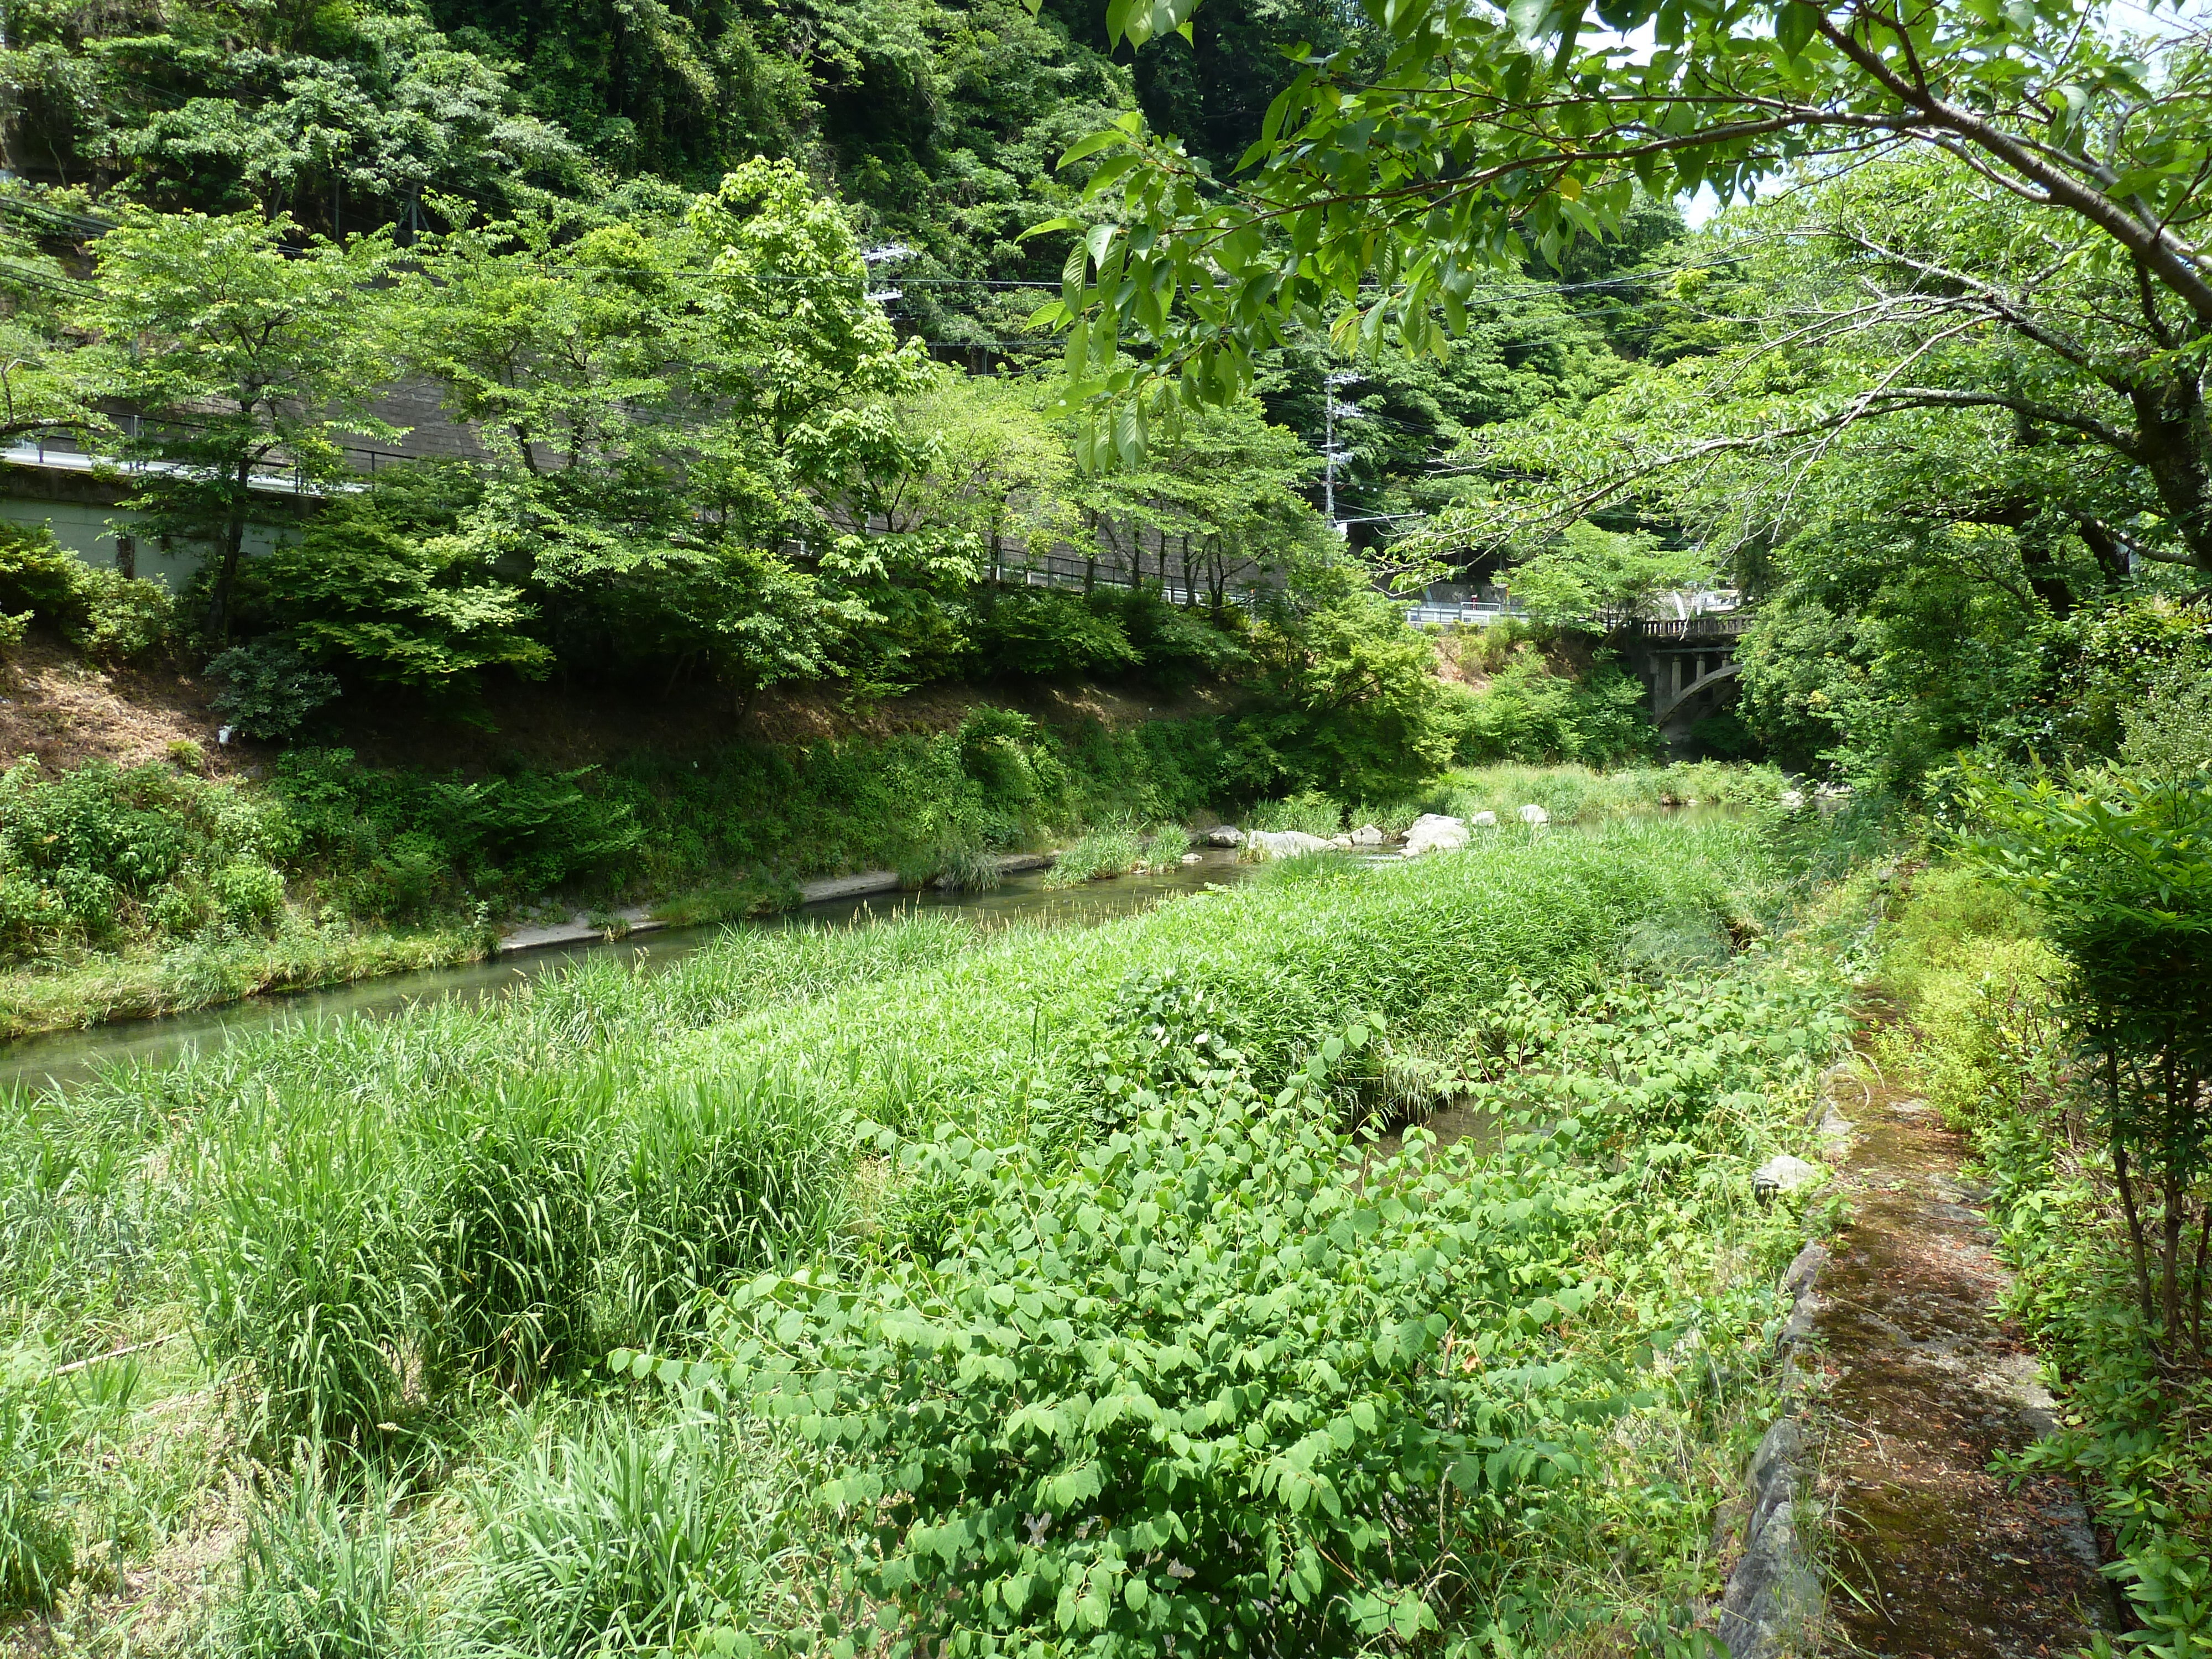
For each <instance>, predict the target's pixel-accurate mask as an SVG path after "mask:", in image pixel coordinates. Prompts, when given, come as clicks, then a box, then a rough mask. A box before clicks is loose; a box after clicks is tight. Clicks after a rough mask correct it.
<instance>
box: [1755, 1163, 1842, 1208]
mask: <svg viewBox="0 0 2212 1659" xmlns="http://www.w3.org/2000/svg"><path fill="white" fill-rule="evenodd" d="M1827 1178H1828V1172H1827V1171H1826V1170H1824V1169H1822V1168H1821V1167H1820V1165H1819V1164H1808V1163H1807V1162H1806V1161H1805V1160H1804V1159H1803V1158H1792V1157H1790V1154H1789V1153H1787V1152H1784V1153H1781V1154H1780V1155H1778V1156H1777V1157H1774V1158H1768V1159H1767V1160H1766V1162H1765V1163H1764V1164H1760V1165H1759V1168H1758V1169H1756V1170H1753V1171H1752V1176H1751V1190H1752V1191H1753V1193H1755V1194H1758V1197H1759V1202H1760V1203H1762V1204H1764V1203H1765V1202H1766V1200H1769V1199H1770V1198H1772V1197H1773V1196H1774V1195H1775V1194H1777V1193H1784V1194H1789V1193H1794V1192H1796V1190H1797V1189H1798V1188H1801V1187H1813V1186H1817V1185H1819V1184H1820V1182H1823V1181H1826V1179H1827Z"/></svg>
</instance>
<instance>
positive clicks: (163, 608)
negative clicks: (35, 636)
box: [0, 523, 175, 662]
mask: <svg viewBox="0 0 2212 1659" xmlns="http://www.w3.org/2000/svg"><path fill="white" fill-rule="evenodd" d="M0 612H6V613H11V614H12V615H15V616H20V615H23V614H28V615H29V616H32V617H35V618H36V619H37V620H39V621H40V622H42V623H46V625H47V626H48V627H50V628H52V629H55V630H56V631H57V632H58V633H59V634H60V635H62V637H63V638H64V639H65V640H67V641H70V644H72V645H74V646H76V647H77V648H78V649H80V650H82V651H83V652H84V653H86V654H87V655H88V656H91V657H94V658H97V659H100V660H101V661H103V662H125V661H128V660H130V659H131V658H133V657H139V656H143V655H144V654H146V653H148V652H149V651H152V650H153V649H155V647H158V646H160V645H161V644H162V643H164V642H165V641H167V638H168V635H169V629H170V627H171V625H172V623H173V621H174V617H175V606H174V605H173V603H172V602H171V600H170V599H169V595H168V593H167V590H165V589H164V588H162V587H161V585H160V584H158V583H156V582H149V581H140V580H137V579H136V578H134V577H130V576H125V575H124V574H122V573H121V572H119V571H117V570H113V569H110V568H106V567H105V566H100V565H91V564H87V563H85V562H83V561H82V559H79V558H78V557H77V556H76V555H75V554H73V553H70V552H69V551H68V550H65V549H64V548H63V547H61V546H60V545H59V544H57V543H56V542H55V540H54V537H53V532H52V531H51V530H48V529H46V527H44V526H40V527H39V528H37V529H31V528H28V527H27V526H22V525H15V524H7V523H0ZM17 636H18V638H20V637H21V630H20V629H18V630H17Z"/></svg>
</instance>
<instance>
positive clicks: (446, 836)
mask: <svg viewBox="0 0 2212 1659" xmlns="http://www.w3.org/2000/svg"><path fill="white" fill-rule="evenodd" d="M586 780H590V781H592V782H593V783H597V782H598V781H599V779H598V777H597V775H596V772H595V769H592V768H590V767H583V768H580V769H575V770H573V771H568V772H538V771H533V770H530V769H525V768H520V767H518V768H514V769H511V770H509V771H507V772H504V773H497V774H494V775H491V776H489V777H484V778H478V779H475V780H473V781H471V780H467V779H464V778H462V777H460V776H459V775H449V776H447V777H444V778H439V777H434V776H430V775H426V774H423V773H420V772H398V771H393V772H380V771H373V770H370V769H367V768H364V767H361V766H358V765H356V763H355V762H354V756H353V751H352V750H347V749H326V750H318V749H303V750H292V751H290V752H289V753H288V754H286V755H285V756H283V757H282V759H280V760H279V761H278V763H277V770H276V793H278V795H279V796H280V797H281V798H282V799H283V800H284V801H285V802H286V803H287V805H289V808H290V811H291V814H292V817H293V818H294V819H295V821H296V823H298V824H299V826H300V832H301V837H302V840H303V842H304V846H305V849H306V851H307V854H308V855H309V857H310V859H311V860H313V862H314V864H315V865H316V866H318V867H319V869H320V870H321V872H323V873H324V874H325V877H326V878H328V879H329V880H330V882H331V884H332V886H333V888H334V889H335V890H336V892H337V895H338V896H340V897H341V898H342V900H343V902H344V903H345V904H346V906H347V908H349V909H351V910H353V911H355V912H356V914H362V915H380V916H387V917H406V916H410V915H419V914H420V913H421V912H422V910H423V909H424V908H428V906H429V905H430V904H431V903H432V902H435V900H436V899H439V898H441V897H445V896H449V895H453V894H457V893H458V891H459V890H461V889H465V890H468V891H471V892H472V893H475V894H477V895H479V896H483V897H487V898H490V899H494V900H498V901H508V900H513V899H520V898H526V897H532V896H538V895H540V894H544V893H550V892H553V891H556V890H558V889H559V888H560V887H561V886H562V884H564V883H566V882H569V881H572V880H575V879H578V878H584V877H587V876H592V875H602V874H618V873H620V872H621V871H622V870H623V866H625V864H626V863H627V861H628V860H629V857H630V855H631V854H634V853H635V850H636V849H637V848H638V845H639V842H640V841H641V837H642V831H641V829H640V827H639V825H638V823H637V820H636V818H635V815H634V814H633V812H632V811H631V809H630V807H629V805H628V804H627V803H626V802H624V801H622V800H619V799H610V797H609V795H608V794H607V793H605V791H604V790H601V789H593V790H586V788H585V787H584V784H585V782H586Z"/></svg>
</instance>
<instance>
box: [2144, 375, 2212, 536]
mask: <svg viewBox="0 0 2212 1659" xmlns="http://www.w3.org/2000/svg"><path fill="white" fill-rule="evenodd" d="M2128 401H2129V402H2130V403H2131V404H2134V405H2135V411H2136V435H2137V442H2136V459H2139V460H2140V461H2141V462H2142V468H2143V471H2146V472H2148V473H2149V474H2150V479H2151V483H2152V485H2153V486H2154V488H2155V489H2157V491H2158V498H2159V501H2160V503H2161V504H2162V505H2163V506H2164V507H2165V508H2166V517H2167V518H2168V519H2169V520H2171V521H2172V525H2173V527H2174V530H2175V532H2177V533H2178V534H2179V536H2180V538H2181V541H2182V544H2183V545H2184V546H2185V547H2186V548H2187V549H2188V550H2189V554H2190V558H2191V561H2192V562H2194V563H2195V565H2196V567H2197V568H2198V569H2199V570H2203V571H2212V421H2208V419H2207V416H2206V412H2205V408H2204V393H2203V388H2202V387H2201V386H2199V385H2198V384H2197V377H2196V375H2195V374H2191V373H2188V372H2180V373H2176V374H2171V375H2168V376H2166V378H2165V379H2163V380H2159V381H2157V382H2155V383H2148V384H2145V385H2142V386H2138V387H2136V389H2135V390H2134V391H2133V392H2130V394H2129V398H2128Z"/></svg>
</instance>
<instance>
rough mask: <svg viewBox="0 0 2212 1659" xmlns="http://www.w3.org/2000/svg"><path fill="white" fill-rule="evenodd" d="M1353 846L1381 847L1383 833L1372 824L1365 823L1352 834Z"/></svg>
mask: <svg viewBox="0 0 2212 1659" xmlns="http://www.w3.org/2000/svg"><path fill="white" fill-rule="evenodd" d="M1382 844H1383V832H1382V831H1381V830H1380V829H1376V827H1375V826H1374V825H1373V824H1371V823H1363V824H1361V825H1360V826H1359V828H1358V829H1355V830H1353V831H1352V845H1353V846H1354V847H1380V846H1381V845H1382Z"/></svg>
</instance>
